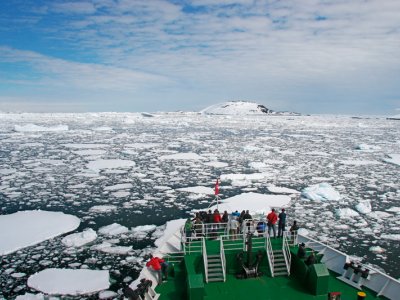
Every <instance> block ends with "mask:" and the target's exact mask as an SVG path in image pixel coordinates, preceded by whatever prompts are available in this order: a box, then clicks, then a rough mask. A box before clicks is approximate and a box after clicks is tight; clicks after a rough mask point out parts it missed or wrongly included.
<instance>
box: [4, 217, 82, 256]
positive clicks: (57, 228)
mask: <svg viewBox="0 0 400 300" xmlns="http://www.w3.org/2000/svg"><path fill="white" fill-rule="evenodd" d="M79 224H80V220H79V218H77V217H75V216H72V215H67V214H64V213H62V212H51V211H41V210H33V211H19V212H16V213H14V214H10V215H2V216H0V228H1V230H0V241H1V243H0V255H5V254H8V253H11V252H14V251H16V250H19V249H21V248H24V247H28V246H32V245H35V244H37V243H40V242H42V241H45V240H48V239H51V238H53V237H56V236H59V235H61V234H64V233H67V232H70V231H73V230H75V229H76V228H78V227H79Z"/></svg>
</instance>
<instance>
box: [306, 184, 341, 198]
mask: <svg viewBox="0 0 400 300" xmlns="http://www.w3.org/2000/svg"><path fill="white" fill-rule="evenodd" d="M301 196H302V197H303V198H308V199H310V200H314V201H328V200H334V201H337V200H340V199H341V196H340V194H339V192H338V191H336V190H335V189H334V188H333V187H332V186H331V185H330V184H329V183H326V182H323V183H319V184H315V185H312V186H309V187H306V188H305V189H303V190H302V192H301Z"/></svg>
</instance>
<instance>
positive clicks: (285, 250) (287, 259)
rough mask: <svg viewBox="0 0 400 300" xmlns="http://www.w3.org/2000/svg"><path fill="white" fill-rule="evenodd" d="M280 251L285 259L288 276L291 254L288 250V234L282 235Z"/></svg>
mask: <svg viewBox="0 0 400 300" xmlns="http://www.w3.org/2000/svg"><path fill="white" fill-rule="evenodd" d="M282 251H283V256H284V258H285V264H286V270H287V272H288V275H290V262H291V261H292V254H291V253H290V248H289V242H288V232H284V233H283V243H282Z"/></svg>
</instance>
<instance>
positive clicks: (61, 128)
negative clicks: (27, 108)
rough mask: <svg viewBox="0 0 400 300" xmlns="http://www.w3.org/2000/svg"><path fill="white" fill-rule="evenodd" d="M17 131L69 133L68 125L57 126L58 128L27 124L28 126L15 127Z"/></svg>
mask: <svg viewBox="0 0 400 300" xmlns="http://www.w3.org/2000/svg"><path fill="white" fill-rule="evenodd" d="M14 130H15V131H19V132H41V131H67V130H68V126H67V125H57V126H39V125H36V124H26V125H15V126H14Z"/></svg>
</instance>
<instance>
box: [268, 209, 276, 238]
mask: <svg viewBox="0 0 400 300" xmlns="http://www.w3.org/2000/svg"><path fill="white" fill-rule="evenodd" d="M267 220H268V223H267V226H268V235H269V236H271V229H272V230H273V232H274V238H276V221H278V216H277V215H276V213H275V209H274V208H273V209H272V210H271V212H270V213H269V214H268V216H267Z"/></svg>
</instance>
